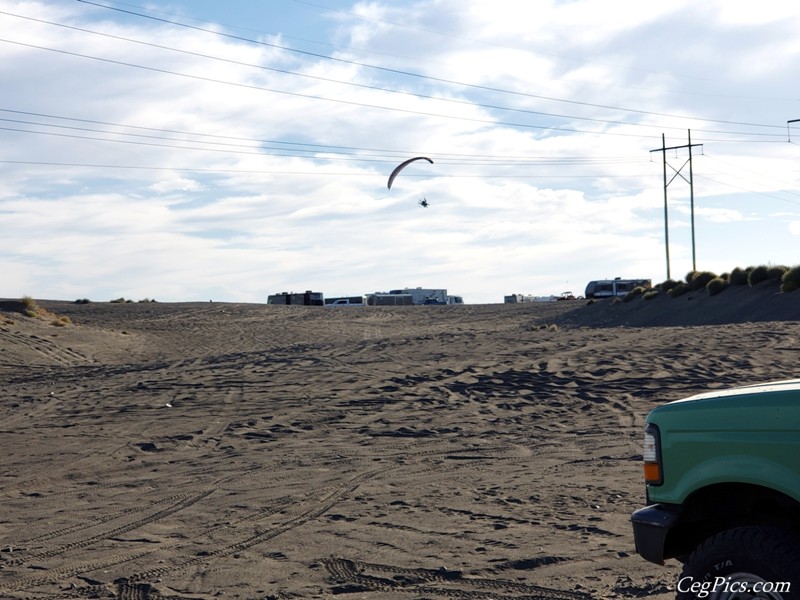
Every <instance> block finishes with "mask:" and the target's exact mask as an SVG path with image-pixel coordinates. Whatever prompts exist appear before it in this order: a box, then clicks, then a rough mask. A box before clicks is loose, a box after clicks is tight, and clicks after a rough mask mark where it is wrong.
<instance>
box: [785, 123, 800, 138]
mask: <svg viewBox="0 0 800 600" xmlns="http://www.w3.org/2000/svg"><path fill="white" fill-rule="evenodd" d="M792 123H800V119H792V120H791V121H786V135H787V136H788V137H789V139H788V140H786V141H787V142H789V143H791V141H792V129H791V127H790V125H791V124H792Z"/></svg>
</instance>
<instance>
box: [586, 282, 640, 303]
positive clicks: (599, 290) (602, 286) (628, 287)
mask: <svg viewBox="0 0 800 600" xmlns="http://www.w3.org/2000/svg"><path fill="white" fill-rule="evenodd" d="M652 286H653V283H652V282H651V281H650V280H649V279H622V278H621V277H617V278H615V279H598V280H597V281H590V282H589V284H588V285H587V286H586V294H585V296H586V297H587V298H612V297H614V296H624V295H625V294H627V293H628V292H631V291H633V290H634V288H637V287H646V288H650V287H652Z"/></svg>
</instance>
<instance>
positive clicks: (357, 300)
mask: <svg viewBox="0 0 800 600" xmlns="http://www.w3.org/2000/svg"><path fill="white" fill-rule="evenodd" d="M366 305H367V299H366V297H364V296H346V297H342V298H325V306H326V307H327V308H335V307H337V306H366Z"/></svg>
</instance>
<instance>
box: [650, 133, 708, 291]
mask: <svg viewBox="0 0 800 600" xmlns="http://www.w3.org/2000/svg"><path fill="white" fill-rule="evenodd" d="M688 132H689V143H688V144H684V145H682V146H670V147H669V148H667V145H666V141H665V137H664V134H663V133H662V134H661V148H656V149H655V150H650V152H661V156H662V159H663V161H664V245H665V247H666V251H667V279H671V276H670V268H669V215H668V211H667V187H669V184H670V183H672V182H673V181H674V180H675V178H676V177H678V176H680V178H681V179H683V180H684V181H685V182H686V183H688V184H689V190H690V192H689V194H690V195H689V197H690V208H691V216H692V271H697V253H696V249H695V237H694V177H693V171H692V148H694V147H695V146H699V147H701V148H702V147H703V144H692V130H691V129H690V130H688ZM683 148H688V150H689V158H688V159H687V160H686V161H685V162H684V163H683V164H682V165H681V166H680V167H679V168H677V169H676V168H675V167H673V166H672V165H669V163H668V162H667V150H676V151H677V150H682V149H683ZM687 164H688V165H689V178H688V179H687V178H686V177H684V176H683V174H682V173H681V171H682V170H683V168H684V167H685V166H686V165H687ZM667 165H669V168H670V169H672V170H673V171H675V174H674V175H673V176H672V178H671V179H670V180H669V181H667Z"/></svg>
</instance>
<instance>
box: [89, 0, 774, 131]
mask: <svg viewBox="0 0 800 600" xmlns="http://www.w3.org/2000/svg"><path fill="white" fill-rule="evenodd" d="M77 1H78V2H81V3H83V4H89V5H92V6H96V7H98V8H104V9H106V10H111V11H116V12H120V13H123V14H129V15H132V16H136V17H141V18H144V19H150V20H154V21H157V22H161V23H165V24H169V25H174V26H176V27H182V28H186V29H192V30H195V31H201V32H204V33H208V34H211V35H216V36H220V37H225V38H229V39H234V40H237V41H242V42H247V43H250V44H256V45H260V46H266V47H269V48H274V49H278V50H283V51H285V52H292V53H297V54H301V55H305V56H311V57H314V58H321V59H324V60H329V61H334V62H338V63H343V64H347V65H351V66H358V67H362V68H366V69H374V70H377V71H380V72H386V73H390V74H392V75H402V76H405V77H412V78H416V79H422V80H427V81H433V82H436V83H444V84H448V85H455V86H458V87H465V88H470V89H475V90H480V91H486V92H494V93H500V94H508V95H512V96H517V97H525V98H533V99H538V100H547V101H551V102H561V103H566V104H573V105H578V106H585V107H590V108H600V109H604V110H613V111H621V112H628V113H635V114H639V115H648V116H658V117H667V118H680V119H687V120H691V121H702V122H707V123H720V124H725V125H741V126H746V127H765V128H770V129H771V128H776V129H781V130H782V129H783V126H779V125H767V124H760V123H748V122H742V121H728V120H721V119H707V118H698V117H691V116H687V115H675V114H669V113H662V112H656V111H646V110H640V109H632V108H623V107H619V106H611V105H605V104H596V103H591V102H583V101H579V100H567V99H564V98H555V97H551V96H543V95H539V94H531V93H526V92H518V91H514V90H505V89H502V88H495V87H491V86H484V85H477V84H470V83H465V82H460V81H454V80H452V79H445V78H440V77H433V76H430V75H422V74H420V73H414V72H412V71H403V70H400V69H392V68H389V67H381V66H377V65H371V64H368V63H362V62H358V61H354V60H348V59H344V58H338V57H334V56H328V55H325V54H319V53H316V52H309V51H306V50H298V49H296V48H291V47H288V46H283V45H281V44H274V43H270V42H265V41H263V40H255V39H252V38H247V37H243V36H238V35H233V34H229V33H224V32H221V31H215V30H213V29H206V28H203V27H198V26H196V25H189V24H186V23H181V22H179V21H173V20H170V19H163V18H160V17H154V16H152V15H147V14H144V13H139V12H135V11H130V10H125V9H121V8H117V7H114V6H109V5H105V4H99V3H97V2H91V1H89V0H77ZM507 110H514V109H507ZM564 118H580V117H564ZM618 124H622V123H618ZM669 129H673V127H669Z"/></svg>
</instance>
